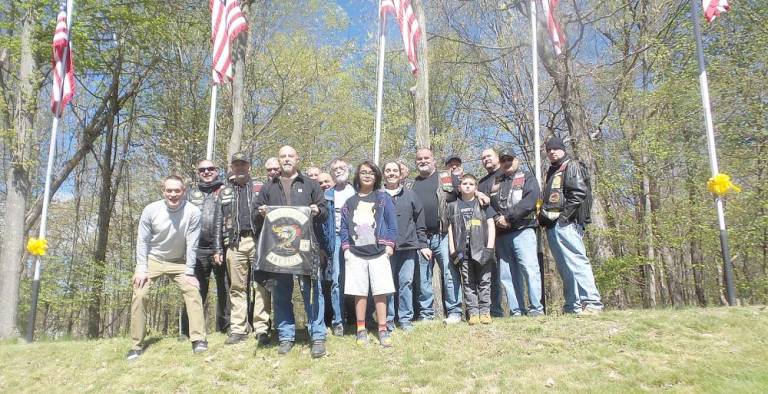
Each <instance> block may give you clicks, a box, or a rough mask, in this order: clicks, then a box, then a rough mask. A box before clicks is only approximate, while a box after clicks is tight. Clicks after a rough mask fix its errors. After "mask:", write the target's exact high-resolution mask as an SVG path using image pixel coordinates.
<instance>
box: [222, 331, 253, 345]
mask: <svg viewBox="0 0 768 394" xmlns="http://www.w3.org/2000/svg"><path fill="white" fill-rule="evenodd" d="M246 339H248V334H234V333H233V334H229V337H228V338H227V340H226V341H224V344H225V345H235V344H238V343H240V342H243V341H245V340H246Z"/></svg>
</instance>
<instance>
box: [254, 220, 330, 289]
mask: <svg viewBox="0 0 768 394" xmlns="http://www.w3.org/2000/svg"><path fill="white" fill-rule="evenodd" d="M256 250H257V253H256V267H255V269H256V270H260V271H266V272H276V273H286V274H296V275H311V276H312V277H313V278H314V277H316V275H317V270H318V266H319V253H318V247H317V241H316V239H315V234H314V232H313V231H312V211H311V210H310V208H309V207H280V206H273V207H267V214H266V215H265V217H264V225H263V227H262V228H261V235H260V236H259V244H258V248H256Z"/></svg>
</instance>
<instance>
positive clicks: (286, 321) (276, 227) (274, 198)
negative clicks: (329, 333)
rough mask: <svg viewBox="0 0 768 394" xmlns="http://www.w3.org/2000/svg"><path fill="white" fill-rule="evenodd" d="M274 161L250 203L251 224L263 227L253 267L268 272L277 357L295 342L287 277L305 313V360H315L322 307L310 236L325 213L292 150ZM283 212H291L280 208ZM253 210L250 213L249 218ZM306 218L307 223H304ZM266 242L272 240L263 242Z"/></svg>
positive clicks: (320, 350) (321, 346)
mask: <svg viewBox="0 0 768 394" xmlns="http://www.w3.org/2000/svg"><path fill="white" fill-rule="evenodd" d="M278 161H279V162H280V175H279V176H276V177H274V178H273V179H271V180H270V181H268V182H267V183H266V184H265V185H264V188H263V190H262V191H261V193H260V194H259V197H258V198H257V199H256V203H255V207H256V208H257V210H258V212H259V214H260V215H259V216H258V218H257V219H256V220H258V221H259V222H260V223H261V224H262V226H263V228H262V237H261V238H262V239H260V242H259V244H260V246H259V256H258V258H257V260H258V268H259V269H263V270H265V271H269V272H270V274H269V275H270V277H271V278H272V279H273V280H274V283H275V287H274V292H273V295H272V296H273V299H274V302H275V321H276V323H277V333H278V339H279V341H280V345H279V346H278V349H277V353H278V354H286V353H288V352H290V351H291V349H292V348H293V343H294V340H295V338H296V320H295V317H294V314H293V301H292V295H293V276H294V274H298V277H299V281H301V282H302V283H301V289H302V296H303V298H304V309H305V310H306V311H308V314H309V316H308V319H309V322H308V324H309V331H310V335H311V340H312V350H311V355H312V358H319V357H323V356H324V355H325V336H326V333H325V322H324V309H325V303H324V300H323V292H322V289H321V287H320V286H321V285H320V277H319V275H318V270H319V247H318V244H317V241H316V238H315V236H314V234H321V233H322V227H323V223H324V222H325V220H326V218H327V217H328V208H327V207H326V202H325V195H324V193H323V190H322V189H321V188H320V185H319V184H318V183H317V181H315V180H313V179H310V178H308V177H306V176H305V175H303V174H301V173H300V172H299V171H298V167H297V164H298V161H299V155H298V154H297V153H296V150H295V149H293V148H292V147H290V146H283V147H282V148H280V152H279V154H278ZM289 207H296V208H295V209H285V208H289ZM257 210H256V209H254V213H255V212H256V211H257ZM307 215H309V218H310V219H311V223H307V220H306V219H307ZM256 220H254V221H256ZM307 231H308V232H309V233H310V234H307ZM266 237H272V238H273V239H272V240H270V242H265V240H266V239H265V238H266ZM307 266H309V267H310V268H307Z"/></svg>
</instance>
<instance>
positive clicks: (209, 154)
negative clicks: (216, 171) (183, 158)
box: [205, 84, 218, 160]
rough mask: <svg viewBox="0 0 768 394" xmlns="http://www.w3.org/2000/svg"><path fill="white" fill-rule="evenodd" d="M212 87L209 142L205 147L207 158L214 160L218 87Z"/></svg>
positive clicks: (214, 85)
mask: <svg viewBox="0 0 768 394" xmlns="http://www.w3.org/2000/svg"><path fill="white" fill-rule="evenodd" d="M217 86H218V85H216V84H213V86H212V87H211V114H210V117H209V118H208V144H207V145H206V149H205V159H206V160H213V143H214V141H215V140H216V87H217Z"/></svg>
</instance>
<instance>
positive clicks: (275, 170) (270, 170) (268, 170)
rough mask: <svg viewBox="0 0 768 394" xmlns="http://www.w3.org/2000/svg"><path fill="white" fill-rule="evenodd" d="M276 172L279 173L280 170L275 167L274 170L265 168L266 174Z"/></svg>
mask: <svg viewBox="0 0 768 394" xmlns="http://www.w3.org/2000/svg"><path fill="white" fill-rule="evenodd" d="M277 171H280V168H279V167H275V168H267V172H277Z"/></svg>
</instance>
